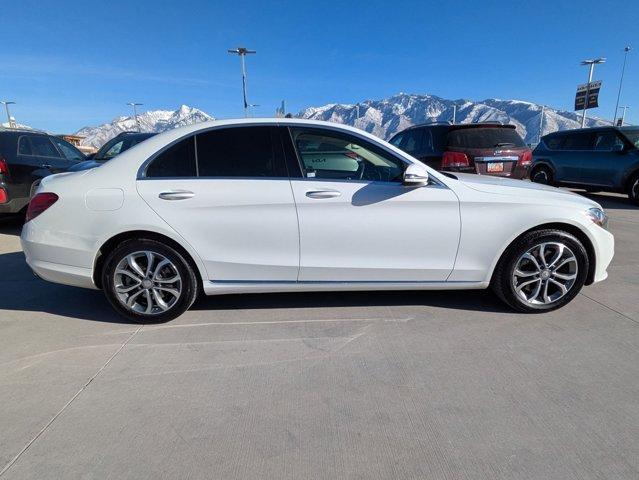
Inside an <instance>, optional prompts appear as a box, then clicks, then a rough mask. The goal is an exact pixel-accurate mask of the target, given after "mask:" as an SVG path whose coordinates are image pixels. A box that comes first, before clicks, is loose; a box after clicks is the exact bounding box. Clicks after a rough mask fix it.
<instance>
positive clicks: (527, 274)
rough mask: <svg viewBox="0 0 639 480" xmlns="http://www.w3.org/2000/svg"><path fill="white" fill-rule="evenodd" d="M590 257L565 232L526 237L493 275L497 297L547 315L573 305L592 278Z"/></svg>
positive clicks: (512, 304) (514, 245) (544, 232)
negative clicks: (548, 312) (590, 276)
mask: <svg viewBox="0 0 639 480" xmlns="http://www.w3.org/2000/svg"><path fill="white" fill-rule="evenodd" d="M588 266H589V263H588V254H587V252H586V249H585V248H584V246H583V245H582V243H581V242H580V241H579V240H578V239H577V238H575V237H574V236H573V235H571V234H569V233H567V232H564V231H561V230H554V229H551V230H538V231H533V232H529V233H527V234H525V235H524V236H523V237H521V238H520V239H519V240H517V241H515V242H514V243H513V244H512V245H511V246H510V247H509V248H508V249H507V250H506V252H505V253H504V255H503V256H502V258H501V260H500V261H499V263H498V264H497V268H496V270H495V273H494V275H493V282H492V287H493V290H494V291H495V293H496V294H497V296H499V298H501V299H502V300H503V301H504V302H505V303H507V304H508V305H510V306H511V307H512V308H514V309H516V310H519V311H523V312H547V311H550V310H555V309H557V308H560V307H562V306H564V305H566V304H567V303H568V302H570V301H571V300H572V299H573V298H575V296H577V294H578V293H579V291H580V290H581V288H582V287H583V285H584V283H585V282H586V278H587V276H588Z"/></svg>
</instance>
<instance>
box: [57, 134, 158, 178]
mask: <svg viewBox="0 0 639 480" xmlns="http://www.w3.org/2000/svg"><path fill="white" fill-rule="evenodd" d="M153 135H155V133H141V132H122V133H119V134H118V135H116V136H115V137H113V138H112V139H111V140H109V141H108V142H106V143H105V144H104V145H102V147H100V149H99V150H98V151H97V152H95V153H94V154H93V155H87V160H86V161H84V162H81V163H78V164H76V165H74V166H73V167H71V168H70V169H69V171H71V172H79V171H81V170H89V169H91V168H95V167H99V166H100V165H102V164H104V162H108V161H109V160H111V159H112V158H113V157H115V156H116V155H119V154H121V153H122V152H125V151H127V150H128V149H129V148H131V147H133V146H135V145H137V144H138V143H140V142H143V141H144V140H146V139H147V138H151V137H152V136H153Z"/></svg>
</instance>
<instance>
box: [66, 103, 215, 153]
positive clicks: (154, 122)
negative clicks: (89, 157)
mask: <svg viewBox="0 0 639 480" xmlns="http://www.w3.org/2000/svg"><path fill="white" fill-rule="evenodd" d="M209 120H214V118H213V117H212V116H211V115H209V114H208V113H205V112H203V111H202V110H199V109H197V108H195V107H190V106H188V105H180V107H179V108H178V109H177V110H151V111H148V112H144V113H140V114H138V121H139V122H140V130H141V131H143V132H164V131H166V130H171V129H173V128H177V127H182V126H184V125H190V124H193V123H200V122H207V121H209ZM137 130H138V126H137V122H136V121H135V118H134V117H133V116H130V117H126V116H120V117H117V118H115V119H113V121H112V122H111V123H105V124H103V125H99V126H97V127H84V128H82V129H80V130H78V131H77V132H76V135H79V136H82V137H84V139H83V140H82V142H81V144H82V145H86V146H91V147H95V148H99V147H100V146H102V145H104V144H105V143H106V142H108V141H109V140H111V139H112V138H113V137H115V136H116V135H117V134H119V133H121V132H126V131H137Z"/></svg>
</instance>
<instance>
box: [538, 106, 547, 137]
mask: <svg viewBox="0 0 639 480" xmlns="http://www.w3.org/2000/svg"><path fill="white" fill-rule="evenodd" d="M545 109H546V106H545V105H542V106H541V114H540V115H539V139H538V140H537V143H541V137H542V135H543V134H544V110H545Z"/></svg>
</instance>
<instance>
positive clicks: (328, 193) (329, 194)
mask: <svg viewBox="0 0 639 480" xmlns="http://www.w3.org/2000/svg"><path fill="white" fill-rule="evenodd" d="M341 194H342V192H338V191H337V190H309V191H308V192H306V196H307V197H309V198H335V197H339V196H340V195H341Z"/></svg>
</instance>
